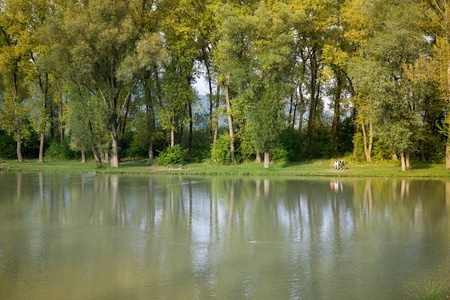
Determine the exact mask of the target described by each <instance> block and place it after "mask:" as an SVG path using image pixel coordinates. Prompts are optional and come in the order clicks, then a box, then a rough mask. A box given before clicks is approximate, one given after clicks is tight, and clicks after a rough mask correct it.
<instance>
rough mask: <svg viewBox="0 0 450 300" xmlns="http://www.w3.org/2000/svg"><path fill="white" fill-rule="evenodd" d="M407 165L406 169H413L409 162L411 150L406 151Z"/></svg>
mask: <svg viewBox="0 0 450 300" xmlns="http://www.w3.org/2000/svg"><path fill="white" fill-rule="evenodd" d="M405 167H406V170H410V169H411V165H410V164H409V152H406V156H405Z"/></svg>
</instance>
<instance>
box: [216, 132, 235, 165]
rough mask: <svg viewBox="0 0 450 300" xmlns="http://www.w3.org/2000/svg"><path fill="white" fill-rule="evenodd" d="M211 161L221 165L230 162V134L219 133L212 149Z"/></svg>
mask: <svg viewBox="0 0 450 300" xmlns="http://www.w3.org/2000/svg"><path fill="white" fill-rule="evenodd" d="M212 157H213V162H215V163H219V164H221V165H229V164H231V152H230V135H228V134H224V135H221V136H220V137H219V138H218V139H217V142H216V144H215V145H214V146H213V149H212Z"/></svg>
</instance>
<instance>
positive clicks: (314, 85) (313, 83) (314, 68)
mask: <svg viewBox="0 0 450 300" xmlns="http://www.w3.org/2000/svg"><path fill="white" fill-rule="evenodd" d="M310 65H311V67H310V68H311V78H310V87H311V103H310V106H309V117H308V133H307V136H306V149H305V156H306V157H310V155H311V142H312V135H313V131H314V120H315V118H316V107H317V101H318V99H317V96H318V95H317V89H318V86H319V83H318V82H317V77H318V71H319V70H318V68H319V66H318V62H317V57H316V51H315V50H313V52H312V54H311V58H310Z"/></svg>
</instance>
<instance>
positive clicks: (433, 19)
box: [409, 0, 450, 169]
mask: <svg viewBox="0 0 450 300" xmlns="http://www.w3.org/2000/svg"><path fill="white" fill-rule="evenodd" d="M413 2H414V3H415V4H416V5H417V6H416V7H417V8H419V9H420V11H421V12H422V14H423V16H424V17H425V20H423V22H422V26H423V29H424V31H425V32H426V34H429V35H430V37H431V38H432V39H433V41H434V45H433V54H434V55H433V56H431V57H427V56H421V58H420V59H418V60H417V61H416V62H415V64H414V68H411V69H410V70H412V71H414V72H415V73H416V74H421V76H416V75H413V74H411V72H410V73H409V74H410V75H412V76H410V77H411V78H412V80H414V81H416V82H417V81H420V82H430V81H431V82H434V83H436V84H437V87H438V89H439V91H440V98H441V99H442V100H443V102H444V105H445V119H444V121H443V124H442V126H441V132H442V133H443V134H444V135H445V136H446V150H445V161H446V163H445V165H446V168H447V169H450V113H449V111H450V8H449V4H448V1H446V0H434V1H429V0H418V1H413ZM412 65H413V64H411V66H412Z"/></svg>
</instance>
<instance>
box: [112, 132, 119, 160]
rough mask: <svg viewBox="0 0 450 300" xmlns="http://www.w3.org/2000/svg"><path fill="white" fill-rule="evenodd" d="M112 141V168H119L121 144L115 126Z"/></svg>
mask: <svg viewBox="0 0 450 300" xmlns="http://www.w3.org/2000/svg"><path fill="white" fill-rule="evenodd" d="M111 140H112V148H111V167H113V168H118V167H119V142H118V136H117V127H116V126H115V125H113V127H112V130H111Z"/></svg>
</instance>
